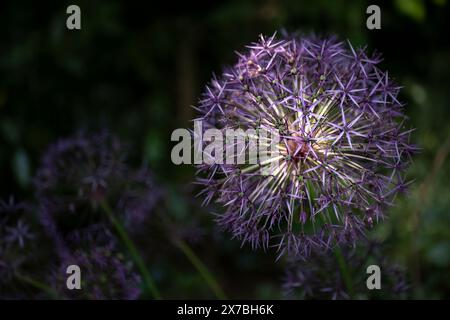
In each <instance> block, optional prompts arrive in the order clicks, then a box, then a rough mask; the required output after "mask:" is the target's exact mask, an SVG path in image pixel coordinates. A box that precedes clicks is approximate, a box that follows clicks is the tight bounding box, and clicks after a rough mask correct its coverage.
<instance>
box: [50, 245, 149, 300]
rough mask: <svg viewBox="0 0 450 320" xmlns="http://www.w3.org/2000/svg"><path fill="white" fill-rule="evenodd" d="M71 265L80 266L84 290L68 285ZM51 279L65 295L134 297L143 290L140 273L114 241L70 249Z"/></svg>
mask: <svg viewBox="0 0 450 320" xmlns="http://www.w3.org/2000/svg"><path fill="white" fill-rule="evenodd" d="M70 265H77V266H79V267H80V271H81V290H69V289H67V286H66V280H67V274H66V270H67V267H68V266H70ZM50 283H51V284H52V287H53V288H54V289H55V290H56V292H58V294H59V296H60V298H64V299H88V300H107V299H114V300H116V299H124V300H133V299H137V298H138V296H139V294H140V288H139V284H140V277H139V275H138V274H137V273H136V272H135V271H134V268H133V265H132V263H131V262H129V261H127V260H126V258H125V257H124V256H123V255H122V254H121V253H120V252H118V251H117V250H115V247H114V245H113V244H112V243H111V244H110V245H106V246H98V245H97V244H96V243H92V244H91V245H90V246H88V247H87V248H85V249H78V250H75V251H74V252H71V253H68V252H66V253H65V254H63V255H62V258H61V261H60V264H59V267H57V268H56V269H55V270H54V271H53V274H52V276H51V279H50Z"/></svg>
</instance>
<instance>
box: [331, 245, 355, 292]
mask: <svg viewBox="0 0 450 320" xmlns="http://www.w3.org/2000/svg"><path fill="white" fill-rule="evenodd" d="M334 255H335V257H336V260H337V262H338V265H339V271H340V272H341V275H342V279H343V280H344V285H345V287H346V289H347V292H348V294H349V296H350V298H353V297H354V291H353V283H352V277H351V275H350V271H349V269H348V267H347V263H346V262H345V258H344V256H343V255H342V251H341V249H340V248H339V246H336V247H335V248H334Z"/></svg>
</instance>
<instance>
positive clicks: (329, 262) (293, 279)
mask: <svg viewBox="0 0 450 320" xmlns="http://www.w3.org/2000/svg"><path fill="white" fill-rule="evenodd" d="M385 254H386V251H385V248H384V247H383V246H382V244H381V243H380V242H377V241H372V240H371V241H364V243H362V244H360V245H358V246H357V247H355V248H350V247H346V248H344V249H343V250H342V258H343V259H344V261H345V263H346V272H347V273H348V276H349V277H350V281H349V283H346V280H345V276H344V275H343V271H342V269H341V268H340V267H339V262H338V260H337V258H336V256H335V255H334V253H333V252H325V253H323V252H320V253H317V252H315V253H313V254H311V256H310V257H309V259H308V260H306V261H305V260H300V261H298V260H297V261H296V260H293V261H290V262H289V264H288V266H287V268H286V273H285V277H284V279H283V292H284V294H285V296H286V297H287V298H291V299H292V298H302V299H339V300H342V299H350V298H357V299H368V298H370V299H374V298H383V299H386V298H388V299H400V298H406V297H407V295H408V292H409V286H408V282H407V279H406V273H405V271H404V269H403V268H402V267H401V266H400V265H398V264H396V263H392V262H391V261H389V260H388V259H387V258H386V257H385ZM369 265H377V266H379V267H380V270H381V272H382V293H381V292H380V291H381V290H369V289H368V288H367V283H366V282H367V277H368V276H369V275H368V274H367V273H366V269H367V267H368V266H369ZM347 281H348V280H347ZM349 285H351V288H349V287H348V286H349ZM351 295H353V297H352V296H351Z"/></svg>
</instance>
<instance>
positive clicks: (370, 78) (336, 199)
mask: <svg viewBox="0 0 450 320" xmlns="http://www.w3.org/2000/svg"><path fill="white" fill-rule="evenodd" d="M238 56H239V58H238V62H237V63H236V64H235V65H234V66H232V67H231V68H228V69H226V71H225V72H224V73H223V74H222V76H220V77H214V78H213V79H212V81H211V83H210V84H209V85H208V86H207V87H206V90H205V93H204V94H203V96H202V99H201V100H200V102H199V105H198V106H197V107H196V109H198V111H199V113H200V118H201V119H202V121H203V124H204V125H203V127H204V130H206V129H208V128H211V127H215V128H218V129H220V130H221V131H226V130H227V129H237V128H241V129H243V130H246V129H250V128H253V129H256V131H258V130H265V131H267V132H273V133H277V134H279V137H280V142H279V144H278V145H277V150H276V152H273V153H270V154H269V158H268V159H264V160H263V161H262V160H261V161H259V162H258V163H257V164H249V163H246V164H211V165H208V164H202V165H200V166H199V170H198V175H199V179H198V182H199V183H200V184H201V185H202V186H203V190H202V191H201V194H202V195H203V197H204V199H205V204H206V203H209V202H210V201H211V200H213V199H214V200H215V201H216V202H217V203H219V204H221V205H222V206H223V207H225V208H226V211H225V212H224V213H218V214H217V221H218V223H219V224H220V225H221V226H223V227H224V228H225V229H227V230H229V231H230V232H231V233H232V235H233V236H234V237H236V238H239V239H241V240H242V241H243V242H244V243H245V242H248V243H250V244H251V245H252V246H253V247H255V248H256V247H263V248H267V247H269V246H275V247H277V249H278V250H279V253H280V255H282V254H285V253H288V254H289V255H295V256H296V255H298V256H307V255H308V254H309V252H310V251H311V250H312V249H314V248H321V249H326V248H329V247H332V246H334V245H340V244H343V243H353V242H354V241H355V240H356V239H357V238H358V237H359V236H360V235H362V234H364V231H365V230H366V229H367V228H370V227H371V226H372V225H373V224H374V223H375V222H377V221H379V220H380V219H383V217H384V213H385V209H386V207H387V206H389V205H391V204H392V203H393V200H394V198H395V196H396V194H397V193H398V192H400V191H404V190H405V188H406V187H407V185H408V182H405V180H404V178H403V174H402V173H403V172H404V170H405V168H406V167H407V166H408V164H409V162H410V160H411V155H412V154H413V153H414V152H415V151H416V148H415V147H414V146H413V145H411V144H410V143H409V140H410V133H411V132H412V130H410V129H407V128H405V121H406V117H405V116H404V105H403V104H402V103H401V102H400V101H399V100H398V98H397V95H398V93H399V90H400V87H399V86H397V85H396V84H395V83H394V82H393V81H392V79H391V78H390V77H389V75H388V72H385V71H382V70H380V69H379V67H378V64H379V63H380V61H381V59H380V56H379V55H376V54H375V55H372V56H371V55H368V53H367V52H366V50H365V48H361V49H356V48H353V47H352V46H351V44H350V43H344V42H339V41H338V40H336V39H335V38H316V37H303V38H301V37H297V36H285V37H283V38H279V39H277V38H276V37H275V35H274V36H272V37H263V36H261V37H260V39H259V41H258V42H256V43H253V44H251V45H249V46H247V50H246V51H245V52H244V53H238ZM269 142H270V141H266V140H259V144H267V143H269ZM246 147H247V148H248V147H249V144H247V145H246ZM236 163H237V162H236ZM262 169H264V170H262ZM263 171H264V173H263Z"/></svg>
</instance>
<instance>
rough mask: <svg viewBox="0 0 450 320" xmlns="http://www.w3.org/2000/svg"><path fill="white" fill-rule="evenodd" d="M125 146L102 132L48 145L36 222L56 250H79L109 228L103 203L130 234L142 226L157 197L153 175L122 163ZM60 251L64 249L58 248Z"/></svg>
mask: <svg viewBox="0 0 450 320" xmlns="http://www.w3.org/2000/svg"><path fill="white" fill-rule="evenodd" d="M126 156H127V152H126V148H125V147H124V145H123V144H122V143H121V142H120V141H119V140H118V139H117V138H116V137H115V136H113V135H111V134H110V133H108V132H106V131H104V132H101V133H98V134H92V135H88V134H87V133H84V132H82V133H79V134H77V135H75V136H73V137H70V138H67V139H61V140H59V141H58V142H56V143H55V144H53V145H51V146H50V147H49V148H48V150H47V152H46V153H45V154H44V156H43V158H42V164H41V166H40V168H39V169H38V172H37V175H36V178H35V186H36V190H37V191H36V195H37V198H38V200H39V202H40V205H41V210H40V217H41V221H42V223H43V225H44V226H45V228H46V230H47V232H48V233H49V234H50V235H52V236H53V238H54V239H55V240H57V242H59V244H60V246H64V245H69V246H70V245H71V244H72V245H73V247H78V246H79V245H80V241H82V240H86V239H87V238H88V240H89V241H92V239H91V238H92V237H98V236H99V235H98V233H97V232H93V231H94V230H97V231H98V230H101V229H107V228H108V227H109V226H110V221H109V219H108V216H107V215H106V214H105V213H104V212H103V211H102V210H101V208H100V207H101V206H102V204H104V203H107V204H108V206H110V207H111V208H112V210H113V212H114V214H116V215H117V216H118V217H119V219H120V220H121V221H122V223H123V224H124V225H125V227H126V228H127V229H129V230H131V229H135V228H137V227H138V226H141V225H142V223H143V222H144V220H145V219H146V218H147V217H148V216H149V215H150V214H151V212H152V209H153V207H154V206H155V204H156V202H157V201H158V199H159V197H160V195H161V192H160V191H159V189H158V188H157V187H156V185H155V184H154V182H153V177H152V175H151V173H150V172H149V171H148V170H146V169H142V170H138V171H136V170H134V169H133V168H131V167H130V166H128V165H127V164H126V163H125V159H126ZM59 249H60V250H63V248H61V247H60V248H59Z"/></svg>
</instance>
